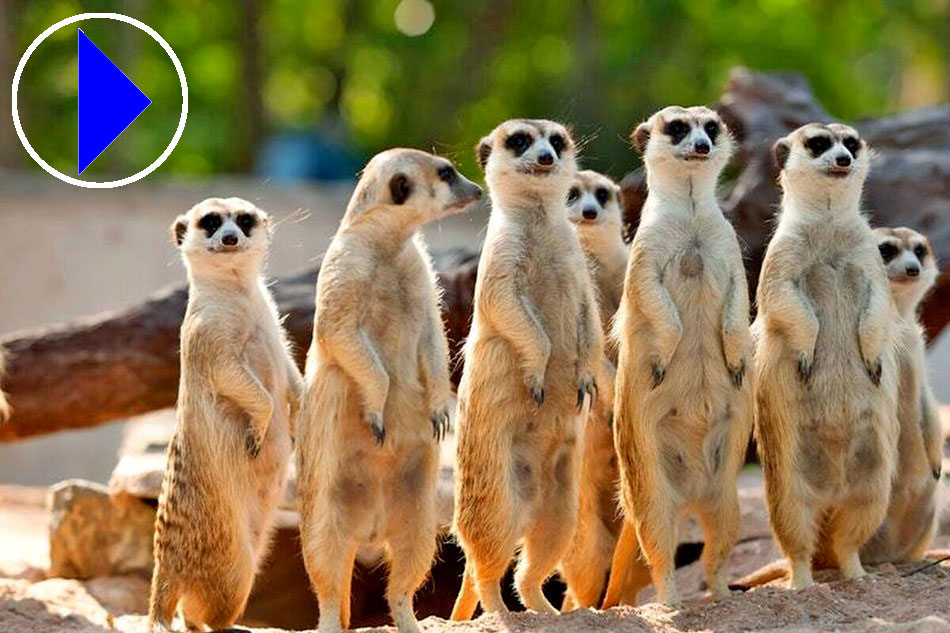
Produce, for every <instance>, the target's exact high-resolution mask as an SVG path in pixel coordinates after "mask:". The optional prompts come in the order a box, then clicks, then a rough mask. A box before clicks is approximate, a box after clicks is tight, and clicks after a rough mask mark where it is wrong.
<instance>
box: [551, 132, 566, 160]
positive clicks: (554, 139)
mask: <svg viewBox="0 0 950 633" xmlns="http://www.w3.org/2000/svg"><path fill="white" fill-rule="evenodd" d="M548 140H549V141H550V142H551V147H552V148H553V149H554V153H555V154H557V155H558V157H559V158H560V156H561V152H562V151H564V146H565V144H566V143H565V142H564V137H563V136H561V135H560V134H552V135H551V138H550V139H548Z"/></svg>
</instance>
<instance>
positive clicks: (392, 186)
mask: <svg viewBox="0 0 950 633" xmlns="http://www.w3.org/2000/svg"><path fill="white" fill-rule="evenodd" d="M389 194H390V195H391V196H392V198H393V204H404V203H405V202H406V200H408V199H409V196H410V195H412V182H411V181H410V180H409V177H408V176H406V174H402V173H399V174H396V175H395V176H393V177H392V178H390V179H389Z"/></svg>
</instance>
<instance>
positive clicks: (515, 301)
mask: <svg viewBox="0 0 950 633" xmlns="http://www.w3.org/2000/svg"><path fill="white" fill-rule="evenodd" d="M476 153H477V156H478V160H479V163H480V164H481V166H482V168H483V169H484V170H485V177H486V181H487V183H488V187H489V191H490V193H491V199H492V212H491V217H490V219H489V222H488V233H487V236H486V239H485V245H484V247H483V249H482V255H481V260H480V261H479V266H478V277H477V281H476V284H475V305H474V316H473V322H472V329H471V332H470V334H469V336H468V340H467V341H466V345H465V367H464V371H463V373H462V380H461V383H460V384H459V390H458V395H459V406H458V425H459V428H458V474H457V477H456V496H455V500H456V502H455V530H456V534H457V536H458V539H459V542H460V544H461V546H462V548H463V550H464V551H465V557H466V563H465V575H464V577H463V581H462V588H461V590H460V592H459V595H458V598H457V600H456V602H455V608H454V609H453V611H452V619H454V620H464V619H468V618H470V617H471V616H472V614H473V613H474V611H475V608H476V606H477V604H478V602H479V601H481V604H482V607H483V609H485V610H486V611H506V608H505V605H504V603H503V602H502V598H501V587H500V581H501V578H502V576H503V575H504V573H505V571H506V570H507V568H508V565H509V563H510V562H511V558H512V556H513V555H514V553H515V549H516V547H517V546H518V544H519V542H521V543H522V549H521V560H520V562H519V564H518V568H517V572H516V574H515V583H516V587H517V589H518V592H519V595H520V597H521V600H522V602H523V603H524V605H525V606H526V607H527V608H529V609H532V610H534V611H543V612H549V613H555V612H556V611H555V609H554V607H552V606H551V604H550V603H549V602H548V600H547V599H546V598H545V597H544V595H543V593H542V592H541V585H542V583H543V582H544V580H545V579H546V578H547V577H548V576H549V575H550V574H551V572H552V571H554V569H555V567H556V566H557V565H558V563H559V562H560V561H561V559H562V558H563V556H564V554H565V552H566V551H567V548H568V547H569V545H570V543H571V538H572V536H573V534H574V524H575V520H576V516H577V504H578V478H579V474H580V465H581V445H580V442H581V441H582V440H583V436H582V433H583V428H582V425H583V421H584V417H583V409H584V407H585V405H584V402H585V401H586V400H587V398H588V396H590V397H591V399H592V400H593V399H595V396H594V393H595V380H594V378H595V375H596V374H597V372H598V371H599V369H600V365H601V363H602V358H603V342H602V332H601V325H600V316H599V314H598V311H597V299H596V297H595V296H594V289H593V284H592V282H591V279H590V274H589V272H588V269H587V266H586V262H585V259H584V254H583V252H582V251H581V247H580V243H579V242H578V239H577V236H576V235H575V233H574V231H573V229H572V228H571V225H570V222H569V221H568V219H567V209H566V201H567V195H568V190H569V189H570V187H571V185H572V183H573V182H574V178H575V176H576V163H575V148H574V143H573V141H572V139H571V136H570V134H569V132H568V131H567V129H566V128H565V127H564V126H562V125H560V124H558V123H555V122H552V121H546V120H527V119H513V120H509V121H505V122H504V123H502V124H501V125H499V126H498V127H496V128H495V129H494V130H493V131H492V133H491V134H489V135H488V136H486V137H485V138H483V139H482V140H481V141H480V142H479V143H478V146H477V148H476Z"/></svg>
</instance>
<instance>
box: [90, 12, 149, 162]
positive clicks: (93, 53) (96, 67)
mask: <svg viewBox="0 0 950 633" xmlns="http://www.w3.org/2000/svg"><path fill="white" fill-rule="evenodd" d="M77 37H78V40H79V91H78V102H79V145H78V153H77V154H78V163H79V165H78V173H80V174H81V173H82V172H84V171H85V170H86V167H88V166H89V165H90V164H91V163H92V161H94V160H96V158H98V157H99V155H100V154H101V153H102V152H104V151H105V149H106V148H107V147H109V145H111V144H112V141H114V140H115V139H117V138H118V137H119V135H120V134H122V132H124V131H125V129H126V128H127V127H129V126H130V125H131V124H132V122H133V121H134V120H135V119H136V118H138V116H139V115H140V114H142V112H144V111H145V108H147V107H148V106H149V104H151V103H152V101H151V99H149V98H148V97H146V96H145V93H144V92H142V91H141V90H139V88H138V86H136V85H135V84H134V83H132V80H131V79H129V78H128V77H126V76H125V73H123V72H122V71H121V70H119V67H118V66H116V65H115V64H114V63H112V60H111V59H109V58H108V57H106V55H105V53H103V52H102V51H101V50H99V47H98V46H96V45H95V44H93V43H92V40H90V39H89V38H88V37H86V34H85V33H83V32H82V29H79V32H78V36H77Z"/></svg>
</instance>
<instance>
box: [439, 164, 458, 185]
mask: <svg viewBox="0 0 950 633" xmlns="http://www.w3.org/2000/svg"><path fill="white" fill-rule="evenodd" d="M439 180H441V181H442V182H445V183H448V184H450V185H451V184H452V183H454V182H455V181H456V180H458V173H457V172H456V171H455V168H454V167H452V166H451V165H446V166H445V167H442V168H440V169H439Z"/></svg>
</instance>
